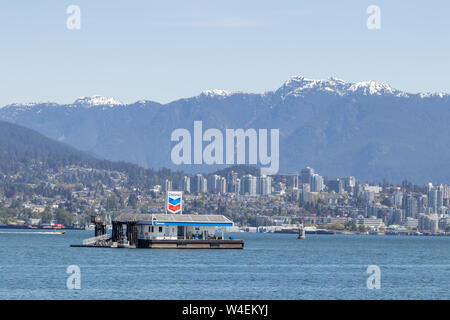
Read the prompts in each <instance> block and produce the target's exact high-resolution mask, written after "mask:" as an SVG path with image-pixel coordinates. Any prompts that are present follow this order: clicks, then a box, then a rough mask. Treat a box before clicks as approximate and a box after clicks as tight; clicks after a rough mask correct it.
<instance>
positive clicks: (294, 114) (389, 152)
mask: <svg viewBox="0 0 450 320" xmlns="http://www.w3.org/2000/svg"><path fill="white" fill-rule="evenodd" d="M0 119H1V120H4V121H8V122H13V123H16V124H20V125H22V126H25V127H28V128H32V129H34V130H36V131H38V132H40V133H42V134H43V135H45V136H47V137H50V138H52V139H55V140H58V141H61V142H64V143H66V144H69V145H71V146H73V147H75V148H77V149H79V150H83V151H87V152H89V153H91V154H95V155H98V156H99V157H103V158H106V159H110V160H123V161H128V162H132V163H135V164H138V165H141V166H143V167H146V168H155V169H158V168H162V167H166V168H170V169H176V170H183V171H185V172H191V173H193V172H202V171H203V172H212V171H215V170H217V169H221V168H222V167H223V166H219V165H213V166H207V165H180V166H177V165H175V164H173V163H172V161H171V157H170V153H171V149H172V147H173V146H174V144H175V143H174V142H171V133H172V131H173V130H175V129H177V128H185V129H188V130H190V131H192V129H193V123H194V121H196V120H202V121H203V127H204V130H205V129H206V128H217V129H219V130H222V131H224V130H225V129H226V128H233V129H238V128H242V129H244V130H245V129H248V128H254V129H279V132H280V153H279V161H280V173H295V172H299V171H300V170H301V168H303V167H305V166H307V165H308V166H311V167H313V168H315V169H316V171H317V172H319V173H320V174H322V175H325V176H328V177H342V176H349V175H353V176H355V177H357V178H358V179H359V180H361V181H381V180H382V179H387V180H388V181H392V182H400V181H402V180H404V179H408V180H411V181H413V182H416V183H425V182H428V181H433V182H439V183H441V182H442V183H445V182H450V170H448V169H447V165H448V163H450V148H449V147H450V126H449V125H448V124H449V119H450V96H449V95H448V94H444V93H418V94H411V93H406V92H403V91H400V90H397V89H394V88H392V87H391V86H389V85H388V84H385V83H381V82H375V81H365V82H358V83H351V82H347V81H344V80H342V79H338V78H328V79H324V80H313V79H308V78H305V77H303V76H294V77H291V78H290V79H288V80H287V81H286V82H284V83H283V84H282V86H281V87H280V88H278V89H277V90H275V91H269V92H265V93H261V94H255V93H243V92H229V91H226V90H208V91H204V92H202V93H201V94H200V95H198V96H195V97H191V98H187V99H179V100H176V101H173V102H170V103H167V104H161V103H157V102H153V101H148V100H141V101H138V102H135V103H131V104H124V103H121V102H120V101H117V100H115V99H113V98H107V97H103V96H93V97H82V98H79V99H77V100H76V101H75V102H74V103H72V104H57V103H53V102H40V103H27V104H20V103H15V104H11V105H8V106H5V107H3V108H1V109H0Z"/></svg>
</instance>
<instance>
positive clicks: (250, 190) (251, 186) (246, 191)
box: [241, 174, 257, 196]
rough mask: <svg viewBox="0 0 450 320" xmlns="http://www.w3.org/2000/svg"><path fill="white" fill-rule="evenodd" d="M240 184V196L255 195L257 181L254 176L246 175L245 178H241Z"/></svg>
mask: <svg viewBox="0 0 450 320" xmlns="http://www.w3.org/2000/svg"><path fill="white" fill-rule="evenodd" d="M241 184H242V186H241V194H243V195H250V196H255V195H256V185H257V179H256V177H255V176H253V175H251V174H246V175H245V176H243V177H242V182H241Z"/></svg>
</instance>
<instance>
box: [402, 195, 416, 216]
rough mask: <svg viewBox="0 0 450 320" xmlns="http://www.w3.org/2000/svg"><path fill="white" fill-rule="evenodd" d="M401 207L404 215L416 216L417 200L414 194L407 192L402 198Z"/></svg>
mask: <svg viewBox="0 0 450 320" xmlns="http://www.w3.org/2000/svg"><path fill="white" fill-rule="evenodd" d="M403 209H404V210H405V216H406V217H410V218H417V200H416V198H414V196H412V195H410V194H408V195H407V196H406V197H405V198H404V200H403Z"/></svg>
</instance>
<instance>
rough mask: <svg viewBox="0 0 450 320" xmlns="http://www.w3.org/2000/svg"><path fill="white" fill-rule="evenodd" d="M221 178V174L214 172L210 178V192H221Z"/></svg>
mask: <svg viewBox="0 0 450 320" xmlns="http://www.w3.org/2000/svg"><path fill="white" fill-rule="evenodd" d="M220 180H221V176H218V175H217V174H213V175H211V176H209V178H208V192H210V193H220Z"/></svg>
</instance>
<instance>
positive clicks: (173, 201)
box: [166, 191, 183, 214]
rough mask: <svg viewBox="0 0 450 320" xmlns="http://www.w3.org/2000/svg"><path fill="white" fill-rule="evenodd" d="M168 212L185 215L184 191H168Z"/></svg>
mask: <svg viewBox="0 0 450 320" xmlns="http://www.w3.org/2000/svg"><path fill="white" fill-rule="evenodd" d="M166 212H167V213H179V214H183V191H167V196H166Z"/></svg>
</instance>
